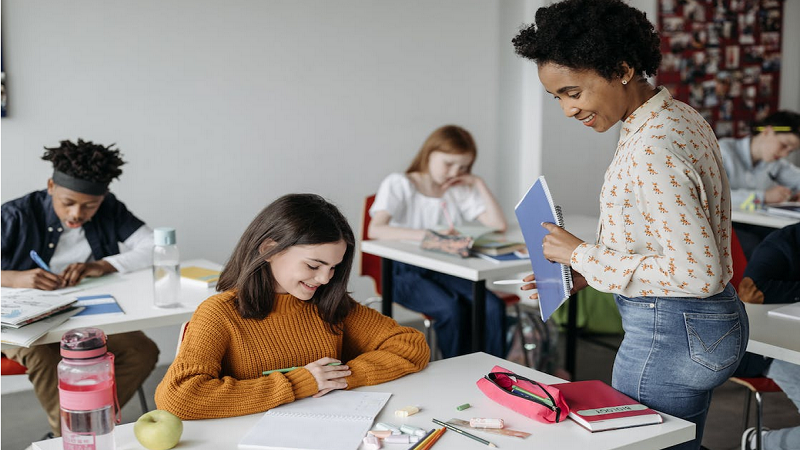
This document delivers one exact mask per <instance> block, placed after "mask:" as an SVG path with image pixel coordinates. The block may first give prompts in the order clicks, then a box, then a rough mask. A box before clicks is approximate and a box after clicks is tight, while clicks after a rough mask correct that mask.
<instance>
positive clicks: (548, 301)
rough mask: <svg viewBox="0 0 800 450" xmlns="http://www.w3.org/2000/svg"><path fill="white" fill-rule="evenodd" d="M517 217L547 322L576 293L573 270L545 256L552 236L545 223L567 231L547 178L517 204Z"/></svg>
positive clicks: (534, 186) (541, 178)
mask: <svg viewBox="0 0 800 450" xmlns="http://www.w3.org/2000/svg"><path fill="white" fill-rule="evenodd" d="M514 212H515V213H516V215H517V221H518V222H519V226H520V229H521V230H522V237H524V238H525V246H527V247H528V255H530V258H531V268H532V269H533V274H534V276H535V277H536V291H537V292H538V293H539V310H540V311H541V313H542V320H547V319H548V318H549V317H550V315H551V314H553V312H555V310H556V309H558V307H559V306H561V305H562V304H563V303H564V301H565V300H566V299H567V298H569V292H570V291H571V290H572V272H571V271H570V267H569V266H565V265H562V264H558V263H554V262H550V261H548V260H547V259H545V257H544V255H543V254H542V239H544V237H545V235H547V234H548V232H547V230H546V229H545V228H544V227H542V222H550V223H554V224H556V225H558V226H560V227H562V228H563V227H564V219H563V218H562V216H561V209H560V208H559V207H558V206H555V205H554V204H553V198H552V197H551V196H550V190H549V189H548V188H547V182H546V181H545V179H544V176H540V177H539V178H538V179H537V180H536V182H535V183H533V186H531V187H530V189H528V192H526V193H525V196H524V197H522V200H520V201H519V203H517V206H516V208H514Z"/></svg>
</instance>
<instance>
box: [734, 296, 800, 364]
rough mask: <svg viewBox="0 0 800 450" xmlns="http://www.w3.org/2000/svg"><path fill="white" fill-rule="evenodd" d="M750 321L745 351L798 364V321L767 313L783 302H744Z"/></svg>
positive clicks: (799, 343)
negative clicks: (755, 303) (758, 303)
mask: <svg viewBox="0 0 800 450" xmlns="http://www.w3.org/2000/svg"><path fill="white" fill-rule="evenodd" d="M744 306H745V309H746V310H747V317H748V319H749V321H750V341H749V342H748V343H747V351H748V352H751V353H757V354H759V355H763V356H768V357H770V358H775V359H781V360H783V361H787V362H790V363H793V364H800V339H798V337H800V321H797V320H793V319H787V318H784V317H775V316H770V315H769V314H767V313H768V312H769V310H771V309H775V308H778V307H781V306H784V305H783V304H773V305H754V304H750V303H745V304H744Z"/></svg>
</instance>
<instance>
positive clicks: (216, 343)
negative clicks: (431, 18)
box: [156, 194, 430, 419]
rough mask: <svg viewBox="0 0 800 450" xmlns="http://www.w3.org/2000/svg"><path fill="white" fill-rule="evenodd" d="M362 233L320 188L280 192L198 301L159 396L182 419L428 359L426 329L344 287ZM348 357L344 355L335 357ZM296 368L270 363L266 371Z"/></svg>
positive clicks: (284, 398) (318, 391)
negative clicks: (214, 289) (383, 310)
mask: <svg viewBox="0 0 800 450" xmlns="http://www.w3.org/2000/svg"><path fill="white" fill-rule="evenodd" d="M354 252H355V238H354V236H353V231H352V230H351V228H350V225H349V224H348V223H347V220H346V219H345V218H344V216H343V215H342V214H341V213H340V212H339V210H338V209H337V208H336V207H335V206H333V205H332V204H330V203H328V202H327V201H325V199H323V198H322V197H320V196H318V195H313V194H290V195H286V196H283V197H281V198H279V199H277V200H276V201H274V202H273V203H272V204H270V205H269V206H267V207H266V208H265V209H264V210H263V211H261V212H260V213H259V214H258V216H256V218H255V219H254V220H253V222H252V223H251V224H250V225H249V226H248V227H247V230H245V232H244V234H243V235H242V237H241V239H240V240H239V243H238V244H237V246H236V248H235V249H234V251H233V254H232V255H231V257H230V260H229V261H228V263H227V264H226V265H225V268H224V269H223V271H222V274H221V276H220V279H219V282H218V283H217V290H218V291H219V292H220V293H219V294H217V295H214V296H212V297H210V298H208V299H207V300H205V301H204V302H203V303H202V304H201V305H200V306H199V307H198V308H197V311H195V313H194V315H193V316H192V319H191V320H190V321H189V324H188V326H187V328H186V332H185V335H184V337H183V342H182V343H181V345H180V350H179V351H178V355H177V356H176V357H175V361H173V363H172V365H171V366H170V367H169V370H168V371H167V373H166V375H165V376H164V379H163V380H161V383H160V384H159V385H158V388H157V389H156V405H157V406H158V408H160V409H165V410H168V411H170V412H172V413H173V414H175V415H177V416H178V417H181V418H183V419H208V418H219V417H231V416H240V415H245V414H253V413H258V412H263V411H266V410H268V409H271V408H274V407H276V406H279V405H282V404H284V403H289V402H293V401H295V400H298V399H301V398H305V397H311V396H314V397H321V396H323V395H325V394H327V393H328V392H330V391H332V390H334V389H352V388H356V387H359V386H366V385H373V384H378V383H383V382H386V381H390V380H394V379H396V378H399V377H402V376H403V375H407V374H409V373H413V372H417V371H420V370H422V369H423V368H424V367H425V366H426V365H427V362H428V359H429V357H430V350H429V349H428V345H427V343H426V342H425V336H424V335H423V334H422V333H421V332H419V331H417V330H415V329H413V328H408V327H403V326H400V325H398V324H397V322H395V321H394V320H393V319H392V318H390V317H386V316H384V315H382V314H380V313H379V312H378V311H375V310H373V309H370V308H367V307H366V306H363V305H361V304H359V303H357V302H356V301H355V300H353V299H352V298H351V297H350V296H349V295H348V294H347V281H348V279H349V277H350V267H351V265H352V263H353V254H354ZM331 363H341V365H329V364H331ZM284 368H294V370H290V371H284V372H278V371H275V372H272V373H270V374H268V375H266V376H265V375H263V374H262V372H263V371H268V370H276V369H284Z"/></svg>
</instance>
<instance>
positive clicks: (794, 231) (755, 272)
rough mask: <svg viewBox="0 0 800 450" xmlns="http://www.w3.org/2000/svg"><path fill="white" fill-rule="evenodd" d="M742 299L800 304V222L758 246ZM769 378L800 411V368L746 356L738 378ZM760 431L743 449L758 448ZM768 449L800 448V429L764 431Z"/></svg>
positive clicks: (747, 435) (751, 433) (747, 437)
mask: <svg viewBox="0 0 800 450" xmlns="http://www.w3.org/2000/svg"><path fill="white" fill-rule="evenodd" d="M739 297H740V298H741V299H742V301H744V302H748V303H794V302H798V301H800V223H796V224H794V225H789V226H787V227H784V228H782V229H780V230H777V231H774V232H773V233H772V234H770V235H769V236H767V238H766V239H764V241H763V242H762V243H761V244H760V245H759V246H758V247H756V250H755V251H754V252H753V257H752V258H751V259H750V261H748V263H747V268H746V269H745V272H744V278H743V279H742V282H741V283H740V284H739ZM762 375H763V376H767V377H769V378H772V380H773V381H775V383H776V384H777V385H778V386H780V388H781V389H782V390H783V392H785V393H786V395H787V396H788V397H789V399H790V400H792V401H793V402H794V404H795V406H797V408H798V410H800V365H797V364H792V363H789V362H786V361H782V360H779V359H776V360H772V359H771V358H764V357H763V356H761V355H756V354H753V353H746V354H745V356H744V358H743V359H742V362H741V363H740V364H739V367H738V368H737V370H736V372H735V373H734V376H738V377H756V376H762ZM755 441H756V429H755V428H748V429H747V430H746V431H745V432H744V435H743V436H742V450H749V449H754V448H756V446H755ZM761 443H762V447H763V449H764V450H773V449H793V448H800V427H793V428H783V429H780V430H764V431H762V437H761Z"/></svg>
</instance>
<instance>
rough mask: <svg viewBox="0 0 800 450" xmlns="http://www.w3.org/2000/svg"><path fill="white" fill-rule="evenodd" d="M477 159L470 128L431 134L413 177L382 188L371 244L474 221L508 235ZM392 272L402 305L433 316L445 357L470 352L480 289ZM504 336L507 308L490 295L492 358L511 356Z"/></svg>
mask: <svg viewBox="0 0 800 450" xmlns="http://www.w3.org/2000/svg"><path fill="white" fill-rule="evenodd" d="M477 154H478V150H477V147H476V145H475V141H474V140H473V139H472V135H471V134H470V133H469V131H467V130H465V129H464V128H461V127H459V126H456V125H446V126H443V127H440V128H438V129H437V130H435V131H434V132H433V133H431V135H430V136H428V138H427V139H426V140H425V143H424V144H423V145H422V148H421V149H420V150H419V152H417V155H416V156H415V157H414V160H413V161H412V162H411V165H410V166H409V167H408V169H406V172H405V173H402V174H401V173H393V174H391V175H389V176H388V177H386V178H385V179H384V180H383V182H382V183H381V185H380V187H379V188H378V192H377V194H376V195H375V202H374V203H373V205H372V207H371V208H370V211H369V214H370V215H371V216H372V221H371V222H370V225H369V229H368V230H367V233H368V235H369V238H370V239H408V240H415V241H421V240H422V239H423V237H424V236H425V232H426V230H428V229H439V228H442V225H443V224H444V223H447V226H455V227H457V226H458V225H461V224H463V223H465V222H471V221H474V220H477V221H479V222H480V223H481V224H483V225H484V226H487V227H490V228H492V229H495V230H498V231H505V230H506V227H507V225H506V220H505V216H504V215H503V211H502V210H501V208H500V205H499V204H498V203H497V200H495V198H494V196H493V195H492V193H491V191H490V190H489V188H488V187H487V186H486V183H485V182H484V181H483V179H481V178H480V177H478V176H477V175H475V174H473V173H472V165H473V164H474V163H475V158H476V157H477ZM443 216H444V217H443ZM448 222H449V223H448ZM451 231H452V230H451ZM392 270H393V272H394V273H393V279H394V283H393V288H394V291H393V293H392V295H393V298H394V301H396V302H397V303H399V304H401V305H403V306H405V307H406V308H408V309H410V310H412V311H417V312H420V313H423V314H425V315H427V316H429V317H431V318H433V327H434V330H435V331H436V339H437V341H438V343H439V349H440V350H441V352H442V356H443V357H444V358H449V357H451V356H458V355H462V354H465V353H469V352H470V351H471V350H470V348H471V347H470V346H469V343H470V342H471V339H469V335H468V330H470V329H471V327H470V322H469V319H470V311H471V308H470V306H469V304H470V302H471V301H472V283H471V282H469V281H468V280H464V279H461V278H458V277H454V276H451V275H446V274H443V273H439V272H436V271H433V270H428V269H423V268H420V267H417V266H414V265H411V264H404V263H400V262H394V263H393V264H392ZM504 335H505V304H504V303H503V301H502V300H500V298H499V297H497V295H495V294H494V293H492V292H489V291H487V292H486V347H485V348H486V352H487V353H490V354H492V355H495V356H499V357H501V358H502V357H504V356H505V349H504V347H505V343H504V339H505V338H504Z"/></svg>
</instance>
